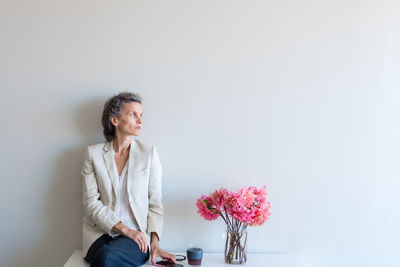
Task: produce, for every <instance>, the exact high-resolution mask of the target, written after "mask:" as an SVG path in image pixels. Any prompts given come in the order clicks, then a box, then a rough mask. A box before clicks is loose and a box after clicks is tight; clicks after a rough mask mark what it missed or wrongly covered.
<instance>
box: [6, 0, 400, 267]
mask: <svg viewBox="0 0 400 267" xmlns="http://www.w3.org/2000/svg"><path fill="white" fill-rule="evenodd" d="M399 13H400V5H399V4H398V3H397V2H396V1H394V0H393V1H378V0H363V1H361V0H350V1H349V0H346V1H345V0H337V1H327V0H301V1H298V0H281V1H272V0H268V1H255V0H248V1H237V0H230V1H221V0H213V1H208V0H204V1H193V0H181V1H137V0H129V1H128V0H126V1H119V0H114V1H89V0H83V1H82V0H80V1H78V0H69V1H54V0H53V1H50V0H48V1H44V0H36V1H22V0H21V1H16V0H1V1H0V34H1V35H0V36H1V37H0V38H1V41H0V75H1V77H0V88H1V100H0V116H1V121H2V127H1V135H0V138H1V150H0V151H1V152H0V153H1V155H0V162H1V163H0V164H1V178H0V179H1V194H0V203H1V220H0V229H1V246H0V265H1V266H61V265H62V264H63V263H64V262H65V261H66V260H67V258H68V257H69V256H70V255H71V253H72V252H73V251H74V250H75V249H77V248H80V244H81V230H80V229H81V215H82V207H81V177H80V174H79V172H80V167H81V161H82V156H83V151H84V147H85V146H87V145H89V144H94V143H98V142H102V141H103V137H102V128H101V125H100V116H101V112H102V108H103V104H104V102H105V101H106V99H107V98H108V97H110V96H112V95H113V94H115V93H118V92H119V91H123V90H125V89H128V90H131V91H133V92H138V93H140V94H141V95H142V97H143V99H144V102H143V105H144V118H145V121H144V129H143V131H142V136H141V137H140V139H141V140H143V141H144V142H147V143H149V144H155V145H156V146H157V148H158V151H159V154H160V158H161V161H162V164H163V169H164V177H163V179H164V180H163V184H164V202H165V208H166V211H165V215H166V217H165V225H164V235H163V237H162V241H161V245H162V246H163V247H164V248H166V249H168V250H175V251H176V250H184V249H185V247H186V245H187V244H188V243H192V242H196V243H201V244H203V245H204V248H205V250H206V251H208V252H222V250H223V240H222V237H221V236H222V233H223V232H224V224H223V223H222V221H220V220H219V221H214V222H207V221H205V220H204V219H202V218H200V216H199V215H198V214H196V208H195V201H196V199H197V198H198V197H200V196H201V194H206V193H209V192H212V191H213V190H215V189H217V188H219V187H227V188H229V189H237V188H239V187H241V186H243V185H256V186H261V185H263V184H265V185H266V186H267V189H268V192H269V199H270V201H271V202H272V216H271V220H270V221H269V222H268V223H266V224H265V225H264V226H261V227H256V228H252V229H250V231H249V241H248V251H249V252H290V253H293V254H294V255H295V256H296V257H297V258H298V259H299V261H300V262H301V263H302V264H303V265H304V266H305V267H319V266H324V267H334V266H335V267H336V266H349V267H350V266H351V267H357V266H360V267H361V266H362V267H367V266H385V267H388V266H398V265H397V264H398V257H397V256H396V255H397V254H398V249H399V240H400V230H399V225H400V214H399V210H400V209H399V203H400V196H399V192H398V191H399V185H400V183H399V174H400V169H399V166H400V165H399V160H400V155H399V149H400V145H399V136H400V127H399V115H400V105H399V103H400V102H399V100H400V92H399V86H400V78H399V77H400V75H399V67H400V64H399V60H400V53H399V47H400V38H399V28H400V27H399V23H400V19H399V16H398V14H399Z"/></svg>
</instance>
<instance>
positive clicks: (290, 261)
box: [64, 250, 301, 267]
mask: <svg viewBox="0 0 400 267" xmlns="http://www.w3.org/2000/svg"><path fill="white" fill-rule="evenodd" d="M176 254H181V255H184V254H185V253H176ZM181 264H183V265H185V266H189V265H188V263H187V261H182V262H181ZM88 266H89V264H87V263H86V262H85V260H84V259H83V256H82V250H75V251H74V253H72V256H71V257H70V258H69V259H68V261H67V262H66V263H65V264H64V267H88ZM144 266H152V265H151V262H150V261H148V262H147V263H146V264H145V265H144ZM201 266H202V267H222V266H226V267H228V266H229V267H232V266H235V265H232V264H226V263H225V262H224V256H223V254H221V253H204V256H203V261H202V263H201ZM237 266H245V267H256V266H268V267H301V265H300V263H299V262H298V261H297V259H296V258H295V257H294V256H293V255H291V254H251V253H249V254H247V262H246V263H245V264H242V265H237Z"/></svg>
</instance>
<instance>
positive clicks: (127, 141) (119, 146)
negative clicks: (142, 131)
mask: <svg viewBox="0 0 400 267" xmlns="http://www.w3.org/2000/svg"><path fill="white" fill-rule="evenodd" d="M131 142H132V136H129V135H124V136H121V135H118V134H116V135H115V137H114V140H113V149H114V153H115V154H117V155H121V154H122V153H124V152H126V151H127V150H129V148H130V146H131Z"/></svg>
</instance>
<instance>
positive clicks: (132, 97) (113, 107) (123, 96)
mask: <svg viewBox="0 0 400 267" xmlns="http://www.w3.org/2000/svg"><path fill="white" fill-rule="evenodd" d="M130 102H137V103H139V104H142V98H141V97H140V95H139V94H134V93H130V92H122V93H119V94H117V95H114V96H113V97H111V98H110V99H108V100H107V102H106V103H105V104H104V109H103V116H102V118H101V122H102V124H103V134H104V137H105V138H106V140H107V141H109V142H110V141H112V140H113V139H114V137H115V126H114V125H113V124H112V123H111V121H110V117H111V116H114V117H117V118H119V117H120V116H121V110H122V107H123V106H124V105H123V104H124V103H130Z"/></svg>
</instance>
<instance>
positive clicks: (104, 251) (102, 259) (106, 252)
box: [93, 246, 117, 267]
mask: <svg viewBox="0 0 400 267" xmlns="http://www.w3.org/2000/svg"><path fill="white" fill-rule="evenodd" d="M115 259H117V258H116V257H115V252H114V251H113V250H112V249H111V248H110V247H109V246H104V247H103V248H101V249H100V250H99V252H98V254H97V255H96V260H95V262H94V264H93V267H109V266H115V264H116V263H117V262H115Z"/></svg>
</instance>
